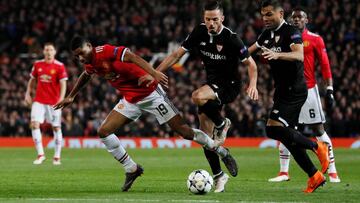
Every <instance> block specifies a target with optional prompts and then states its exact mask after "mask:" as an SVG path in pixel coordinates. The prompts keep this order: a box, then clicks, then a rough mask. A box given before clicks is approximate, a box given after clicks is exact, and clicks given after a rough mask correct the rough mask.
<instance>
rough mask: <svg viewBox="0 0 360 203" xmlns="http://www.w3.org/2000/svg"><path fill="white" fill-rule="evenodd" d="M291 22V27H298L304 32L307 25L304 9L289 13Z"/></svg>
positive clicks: (298, 8)
mask: <svg viewBox="0 0 360 203" xmlns="http://www.w3.org/2000/svg"><path fill="white" fill-rule="evenodd" d="M291 21H292V23H293V25H295V26H296V27H298V28H299V29H300V30H304V28H305V27H306V24H307V23H308V18H307V14H306V12H305V10H304V9H302V8H300V7H297V8H295V9H294V10H293V12H292V13H291Z"/></svg>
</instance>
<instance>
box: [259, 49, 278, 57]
mask: <svg viewBox="0 0 360 203" xmlns="http://www.w3.org/2000/svg"><path fill="white" fill-rule="evenodd" d="M261 50H262V51H263V52H262V54H261V55H262V56H263V57H264V58H265V59H267V60H276V59H278V58H279V54H278V53H277V52H274V51H272V50H270V49H268V48H266V47H264V46H263V47H261Z"/></svg>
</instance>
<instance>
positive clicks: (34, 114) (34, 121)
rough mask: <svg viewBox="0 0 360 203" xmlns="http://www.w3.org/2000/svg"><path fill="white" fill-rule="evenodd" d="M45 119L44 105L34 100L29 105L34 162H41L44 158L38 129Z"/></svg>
mask: <svg viewBox="0 0 360 203" xmlns="http://www.w3.org/2000/svg"><path fill="white" fill-rule="evenodd" d="M44 119H45V107H44V105H43V104H40V103H38V102H34V103H33V104H32V106H31V123H30V128H31V135H32V138H33V141H34V144H35V149H36V151H37V158H36V159H35V160H34V162H33V163H34V164H36V165H37V164H42V163H43V161H44V160H45V153H44V148H43V144H42V136H41V131H40V123H43V122H44Z"/></svg>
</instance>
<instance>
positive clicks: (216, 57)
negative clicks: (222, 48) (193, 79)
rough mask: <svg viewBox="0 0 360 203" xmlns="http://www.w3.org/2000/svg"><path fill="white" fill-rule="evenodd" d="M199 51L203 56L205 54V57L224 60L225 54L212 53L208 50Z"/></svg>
mask: <svg viewBox="0 0 360 203" xmlns="http://www.w3.org/2000/svg"><path fill="white" fill-rule="evenodd" d="M200 52H201V53H202V54H203V55H204V56H207V57H209V58H210V59H213V60H226V56H225V55H220V54H213V53H210V52H207V51H203V50H200Z"/></svg>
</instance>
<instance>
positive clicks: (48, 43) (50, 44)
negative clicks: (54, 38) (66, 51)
mask: <svg viewBox="0 0 360 203" xmlns="http://www.w3.org/2000/svg"><path fill="white" fill-rule="evenodd" d="M46 46H53V47H54V49H56V46H55V44H54V42H45V44H44V47H46Z"/></svg>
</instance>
